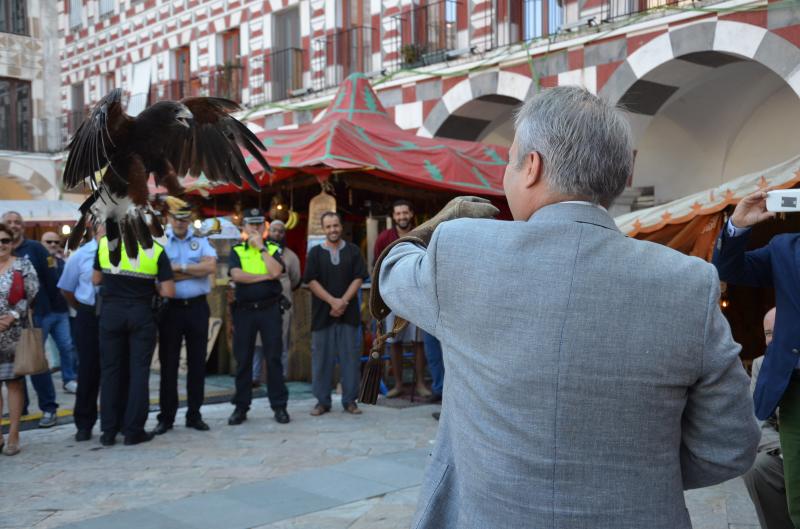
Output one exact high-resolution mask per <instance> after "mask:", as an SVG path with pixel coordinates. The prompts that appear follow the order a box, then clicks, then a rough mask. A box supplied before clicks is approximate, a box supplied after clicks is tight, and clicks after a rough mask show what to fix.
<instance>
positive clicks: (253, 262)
mask: <svg viewBox="0 0 800 529" xmlns="http://www.w3.org/2000/svg"><path fill="white" fill-rule="evenodd" d="M265 247H266V248H267V251H269V254H270V255H275V254H276V253H277V252H278V250H280V248H281V247H280V246H278V245H277V244H275V243H273V242H266V243H265ZM233 251H234V252H236V255H238V256H239V261H240V262H241V263H242V272H247V273H248V274H267V273H269V271H268V270H267V265H266V263H265V262H264V259H263V258H262V257H261V250H259V249H257V248H253V247H252V246H250V245H249V244H247V241H245V242H243V243H240V244H237V245H236V246H234V247H233Z"/></svg>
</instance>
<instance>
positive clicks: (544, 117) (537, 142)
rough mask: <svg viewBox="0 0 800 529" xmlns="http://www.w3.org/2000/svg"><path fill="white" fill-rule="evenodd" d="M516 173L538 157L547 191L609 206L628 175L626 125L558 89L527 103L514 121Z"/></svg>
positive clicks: (609, 111) (575, 91)
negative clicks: (527, 160)
mask: <svg viewBox="0 0 800 529" xmlns="http://www.w3.org/2000/svg"><path fill="white" fill-rule="evenodd" d="M514 128H515V129H516V133H517V159H516V160H513V161H512V162H513V163H515V164H516V166H517V167H518V168H519V167H521V166H522V164H523V162H524V160H525V157H526V156H527V155H529V154H530V153H532V152H538V153H539V156H541V158H542V162H543V164H544V168H543V171H544V172H543V176H544V178H545V179H546V180H547V181H548V183H549V184H550V186H551V188H552V189H553V190H554V191H556V192H559V193H562V194H564V195H568V196H574V197H579V196H580V197H586V198H587V199H589V200H591V201H592V202H595V203H599V204H604V205H608V204H611V202H613V200H614V199H615V198H617V197H618V196H619V195H620V193H622V191H623V190H624V189H625V184H626V183H627V182H628V178H629V177H630V175H631V172H632V169H633V147H632V143H631V132H630V125H629V124H628V121H627V120H626V119H625V117H624V116H623V115H622V114H621V113H620V112H619V111H618V110H617V109H616V108H614V106H613V105H611V104H609V103H607V102H605V101H603V100H602V99H600V98H599V97H597V96H595V95H593V94H592V93H590V92H589V91H588V90H586V89H585V88H581V87H578V86H559V87H556V88H551V89H549V90H545V91H543V92H540V93H538V94H536V95H534V96H533V97H531V98H530V99H528V100H527V101H526V102H525V104H524V105H522V108H520V110H519V111H518V112H517V115H516V117H515V120H514Z"/></svg>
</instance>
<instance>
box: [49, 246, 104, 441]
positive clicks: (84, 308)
mask: <svg viewBox="0 0 800 529" xmlns="http://www.w3.org/2000/svg"><path fill="white" fill-rule="evenodd" d="M96 256H97V241H95V240H94V239H92V240H91V241H89V242H87V243H86V244H84V245H83V246H81V247H80V248H78V250H77V251H75V252H74V253H73V254H72V255H71V256H70V258H69V259H68V260H67V263H66V264H65V265H64V272H63V273H62V274H61V278H60V279H59V280H58V288H60V289H61V290H65V291H67V292H72V294H73V296H75V300H76V301H77V302H78V306H77V307H76V308H75V310H76V315H75V347H76V349H77V350H78V380H80V382H81V383H80V384H78V390H77V392H76V395H75V408H74V410H73V417H74V419H75V426H76V428H77V429H78V433H77V434H76V437H75V438H76V440H78V441H87V440H89V438H90V437H91V432H92V428H94V423H95V422H97V396H98V393H99V391H100V340H99V337H98V332H99V328H98V321H97V312H96V310H95V286H94V284H93V283H92V269H93V267H94V261H95V258H96Z"/></svg>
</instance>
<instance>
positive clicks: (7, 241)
mask: <svg viewBox="0 0 800 529" xmlns="http://www.w3.org/2000/svg"><path fill="white" fill-rule="evenodd" d="M0 244H11V239H9V238H8V237H3V238H0Z"/></svg>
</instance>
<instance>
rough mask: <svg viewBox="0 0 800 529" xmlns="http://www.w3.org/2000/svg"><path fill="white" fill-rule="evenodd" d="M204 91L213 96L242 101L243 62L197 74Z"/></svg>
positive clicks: (224, 65)
mask: <svg viewBox="0 0 800 529" xmlns="http://www.w3.org/2000/svg"><path fill="white" fill-rule="evenodd" d="M197 78H198V79H199V82H200V83H199V84H200V86H201V87H202V89H201V90H202V91H204V92H205V93H207V95H209V96H213V97H223V98H225V99H230V100H232V101H236V102H237V103H241V102H242V86H243V81H244V66H242V64H241V63H239V62H235V63H228V64H223V65H220V66H217V67H215V68H214V69H212V70H210V71H207V72H203V73H201V74H199V75H198V76H197Z"/></svg>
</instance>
